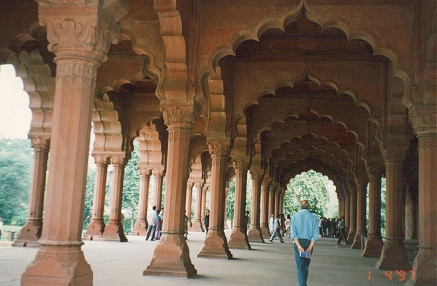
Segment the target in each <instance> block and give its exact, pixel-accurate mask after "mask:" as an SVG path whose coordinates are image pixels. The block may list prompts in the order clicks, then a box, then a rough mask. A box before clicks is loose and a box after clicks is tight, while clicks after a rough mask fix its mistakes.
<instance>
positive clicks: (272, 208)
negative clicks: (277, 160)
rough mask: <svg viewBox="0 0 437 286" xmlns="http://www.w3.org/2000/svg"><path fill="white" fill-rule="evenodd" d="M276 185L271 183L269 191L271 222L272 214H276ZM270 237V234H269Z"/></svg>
mask: <svg viewBox="0 0 437 286" xmlns="http://www.w3.org/2000/svg"><path fill="white" fill-rule="evenodd" d="M275 189H276V187H275V185H271V186H270V191H269V215H268V216H269V218H268V219H269V222H270V216H271V215H273V216H274V217H276V216H275ZM269 237H270V236H269Z"/></svg>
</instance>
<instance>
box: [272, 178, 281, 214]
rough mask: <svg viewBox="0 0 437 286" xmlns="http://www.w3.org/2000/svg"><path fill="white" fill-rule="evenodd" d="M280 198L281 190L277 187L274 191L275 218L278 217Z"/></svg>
mask: <svg viewBox="0 0 437 286" xmlns="http://www.w3.org/2000/svg"><path fill="white" fill-rule="evenodd" d="M280 196H281V189H280V188H279V186H278V187H277V188H276V190H275V198H274V200H275V211H274V213H275V217H277V216H278V215H279V197H280Z"/></svg>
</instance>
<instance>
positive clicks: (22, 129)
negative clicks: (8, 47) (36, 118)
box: [0, 65, 32, 139]
mask: <svg viewBox="0 0 437 286" xmlns="http://www.w3.org/2000/svg"><path fill="white" fill-rule="evenodd" d="M31 116H32V115H31V111H30V108H29V96H28V95H27V93H26V92H24V91H23V81H22V80H21V79H20V78H17V77H15V69H14V68H13V66H12V65H0V136H1V137H3V138H21V139H24V138H27V133H28V132H29V129H30V120H31Z"/></svg>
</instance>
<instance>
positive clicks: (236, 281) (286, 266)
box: [0, 230, 414, 286]
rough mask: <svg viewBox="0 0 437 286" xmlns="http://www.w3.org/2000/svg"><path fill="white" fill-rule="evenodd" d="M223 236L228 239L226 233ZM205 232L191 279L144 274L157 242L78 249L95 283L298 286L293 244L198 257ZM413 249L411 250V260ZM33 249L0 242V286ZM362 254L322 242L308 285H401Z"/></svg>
mask: <svg viewBox="0 0 437 286" xmlns="http://www.w3.org/2000/svg"><path fill="white" fill-rule="evenodd" d="M226 234H227V235H228V237H229V234H230V231H229V230H227V231H226ZM204 238H205V234H204V233H194V232H191V233H189V235H188V241H187V243H188V246H189V248H190V257H191V260H192V263H193V264H194V266H195V268H196V269H197V273H198V275H197V276H196V277H194V278H191V279H182V278H172V277H155V276H143V275H142V274H143V270H145V269H146V267H147V265H148V264H149V263H150V261H151V258H152V256H153V249H154V246H155V245H156V243H157V242H156V241H153V242H152V241H145V240H144V237H138V236H128V239H129V242H127V243H118V242H102V241H86V242H85V244H84V246H83V247H82V249H83V251H84V253H85V257H86V259H87V261H88V263H90V265H91V267H92V269H93V272H94V285H99V286H103V285H105V286H112V285H114V286H115V285H123V286H135V285H166V286H171V285H238V286H244V285H297V278H296V270H295V264H294V260H293V259H294V258H293V257H294V256H293V250H292V246H293V245H292V242H291V240H290V239H289V238H286V239H285V243H279V241H278V240H274V242H273V243H271V242H269V241H268V240H267V242H266V243H251V246H252V250H236V249H231V252H232V254H233V256H234V259H232V260H223V259H206V258H197V254H198V253H199V252H200V250H201V249H202V247H203V240H204ZM413 250H414V247H413V248H411V251H410V250H409V258H410V260H411V262H412V258H413V257H414V253H413V252H412V251H413ZM36 252H37V249H34V248H15V247H10V245H9V244H8V243H5V242H2V243H1V244H0V285H1V286H3V285H8V286H15V285H20V276H21V273H23V271H24V269H25V268H26V266H27V265H28V264H29V263H30V262H31V261H32V259H33V258H34V257H35V254H36ZM360 253H361V250H358V249H351V248H350V247H349V246H346V245H340V246H338V245H337V242H336V240H335V239H332V238H320V239H319V241H318V242H317V244H316V247H315V249H314V254H313V258H312V261H311V266H310V274H309V279H308V285H378V286H380V285H403V284H405V282H406V281H407V280H408V279H410V273H408V271H407V272H406V275H405V276H403V272H402V271H398V273H396V271H381V270H377V269H376V268H375V267H374V266H375V263H376V262H377V260H378V259H377V258H363V257H361V256H360Z"/></svg>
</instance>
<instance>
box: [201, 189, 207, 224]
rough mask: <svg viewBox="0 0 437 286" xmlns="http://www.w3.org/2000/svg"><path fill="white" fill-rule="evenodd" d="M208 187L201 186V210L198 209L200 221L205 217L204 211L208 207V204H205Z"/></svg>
mask: <svg viewBox="0 0 437 286" xmlns="http://www.w3.org/2000/svg"><path fill="white" fill-rule="evenodd" d="M208 189H209V187H208V186H206V187H205V186H204V187H203V188H202V208H201V211H200V220H201V221H202V220H203V218H204V217H205V212H206V210H207V209H208V206H207V205H206V198H207V195H208Z"/></svg>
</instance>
